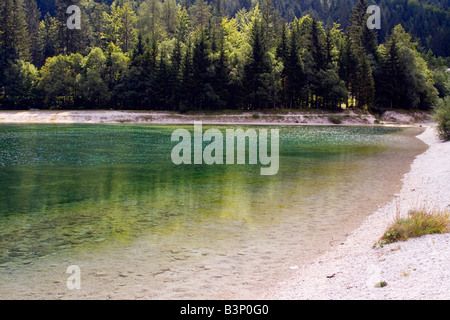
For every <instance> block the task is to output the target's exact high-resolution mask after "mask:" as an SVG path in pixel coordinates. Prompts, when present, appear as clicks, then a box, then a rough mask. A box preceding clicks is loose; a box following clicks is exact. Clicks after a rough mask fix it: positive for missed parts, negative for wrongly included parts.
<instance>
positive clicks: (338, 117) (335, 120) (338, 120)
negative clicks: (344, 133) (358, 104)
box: [328, 114, 344, 124]
mask: <svg viewBox="0 0 450 320" xmlns="http://www.w3.org/2000/svg"><path fill="white" fill-rule="evenodd" d="M328 120H329V121H331V122H332V123H334V124H340V123H342V120H344V117H343V116H341V115H334V114H330V115H329V116H328Z"/></svg>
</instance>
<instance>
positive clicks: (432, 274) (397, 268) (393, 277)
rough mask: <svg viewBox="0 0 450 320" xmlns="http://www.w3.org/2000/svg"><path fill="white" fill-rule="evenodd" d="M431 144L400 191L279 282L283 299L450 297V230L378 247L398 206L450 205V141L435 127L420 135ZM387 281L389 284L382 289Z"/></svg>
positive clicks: (280, 294) (407, 208)
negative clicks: (330, 247)
mask: <svg viewBox="0 0 450 320" xmlns="http://www.w3.org/2000/svg"><path fill="white" fill-rule="evenodd" d="M418 138H420V139H421V140H423V141H424V142H425V143H427V144H428V145H429V149H428V150H427V151H426V152H425V153H423V154H421V155H419V156H418V157H417V158H416V159H415V160H414V162H413V163H412V165H411V171H410V172H409V173H408V174H406V175H405V176H404V178H403V187H402V189H401V192H400V194H398V196H397V197H396V198H395V199H394V200H393V201H392V202H390V203H389V204H387V205H386V206H385V207H383V208H380V209H379V210H378V211H376V212H375V213H373V214H372V215H370V216H369V217H368V218H367V219H366V220H365V222H364V224H363V225H362V226H361V227H360V228H358V229H357V230H356V231H354V232H353V233H352V234H351V235H350V236H349V237H348V239H347V240H346V241H345V242H344V243H343V244H342V245H341V246H339V247H337V248H336V249H335V250H333V251H329V252H327V253H325V254H324V255H323V256H321V257H320V258H319V259H317V260H316V261H315V262H313V263H312V264H309V265H306V266H303V267H301V268H299V269H298V270H297V272H296V274H295V275H294V276H293V277H292V278H291V279H290V280H288V281H287V282H284V283H280V284H279V288H278V289H279V293H278V295H277V298H279V299H446V300H447V299H449V298H450V233H447V234H441V235H428V236H423V237H420V238H415V239H410V240H408V241H406V242H399V243H394V244H390V245H386V246H384V247H383V248H373V245H374V243H376V242H377V241H378V240H379V238H380V236H381V235H382V234H383V233H384V232H385V230H386V229H387V227H388V225H389V224H390V223H391V222H392V221H393V219H394V217H395V215H396V209H397V208H398V209H399V210H400V212H401V214H406V213H407V212H408V210H409V209H411V208H413V207H417V206H420V205H422V204H428V205H429V206H430V207H439V208H441V209H445V208H448V209H450V207H449V206H450V187H449V184H448V182H449V181H450V142H447V143H443V142H440V141H439V140H438V139H437V137H436V133H435V130H434V129H433V128H428V129H427V130H426V131H425V132H424V133H422V134H421V135H419V136H418ZM381 281H385V282H386V283H387V286H385V287H381V288H380V287H377V286H376V284H377V283H380V282H381Z"/></svg>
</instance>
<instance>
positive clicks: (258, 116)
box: [252, 113, 260, 119]
mask: <svg viewBox="0 0 450 320" xmlns="http://www.w3.org/2000/svg"><path fill="white" fill-rule="evenodd" d="M252 117H253V119H259V118H260V115H259V113H254V114H252Z"/></svg>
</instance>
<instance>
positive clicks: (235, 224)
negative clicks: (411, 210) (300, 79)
mask: <svg viewBox="0 0 450 320" xmlns="http://www.w3.org/2000/svg"><path fill="white" fill-rule="evenodd" d="M237 127H238V126H235V127H234V128H237ZM176 128H179V127H178V126H151V125H123V124H122V125H1V126H0V199H1V201H0V267H1V270H2V275H0V287H2V286H3V288H4V290H0V291H4V295H5V296H6V297H9V296H8V293H7V292H12V289H11V286H14V282H15V281H16V280H17V285H16V286H14V291H16V292H17V291H18V292H21V293H22V294H26V293H27V292H28V291H29V290H31V289H29V288H27V287H26V285H24V284H23V282H21V281H19V280H18V277H20V276H19V275H20V274H21V270H22V269H23V270H22V271H23V272H22V274H25V273H26V272H25V270H28V271H27V272H31V274H36V272H37V271H36V270H35V269H33V268H32V266H33V265H39V264H40V265H41V266H42V265H43V266H45V265H52V266H54V267H56V266H59V264H61V268H62V267H63V266H65V267H67V265H68V264H73V261H72V262H71V261H70V260H71V259H70V257H76V256H78V255H82V256H83V259H84V260H82V261H90V260H93V259H95V257H99V256H102V255H103V256H104V259H106V260H105V261H108V263H109V264H115V263H117V265H118V266H121V267H120V268H123V265H126V262H127V259H131V260H128V262H129V263H132V261H133V259H134V260H136V259H135V258H136V257H137V256H143V255H144V254H143V252H144V251H145V252H146V254H147V258H146V260H145V266H146V267H145V270H146V271H142V273H143V275H141V276H145V274H144V273H145V272H148V276H149V277H150V278H151V279H156V278H155V277H156V275H159V274H161V273H164V272H166V271H167V270H169V269H170V268H172V270H173V269H174V268H175V267H174V266H175V265H177V264H178V263H180V260H183V264H184V263H185V262H186V261H184V260H189V261H190V260H192V265H193V266H194V265H196V266H197V267H198V266H199V265H200V266H201V265H203V264H202V263H204V261H206V260H205V259H209V260H208V261H209V262H208V263H214V261H216V263H217V264H218V265H220V264H222V265H227V266H228V267H227V268H228V269H227V270H228V271H230V270H231V269H233V270H234V267H235V266H236V265H237V260H236V261H234V262H233V259H231V257H238V256H244V258H245V255H249V254H250V253H249V252H247V253H245V254H244V253H243V252H242V250H244V251H245V249H246V248H253V252H255V253H258V255H259V256H264V255H263V253H264V252H266V255H267V256H270V257H272V258H273V257H275V256H276V252H277V251H278V252H279V254H281V253H283V254H285V255H286V258H287V257H288V256H289V255H290V257H291V258H292V257H297V258H298V260H297V261H296V262H297V263H301V262H302V257H303V256H304V257H305V259H306V257H309V255H310V254H314V253H317V252H318V251H319V250H322V249H324V248H326V247H327V246H329V245H330V244H331V245H332V244H333V241H335V240H337V241H341V239H342V237H343V236H345V234H346V233H348V232H351V230H353V229H354V228H355V227H357V226H358V224H359V223H360V222H361V221H362V219H363V218H364V217H365V216H367V215H368V214H370V213H371V212H373V211H374V210H375V209H376V208H377V206H378V205H380V204H382V203H383V202H386V201H388V200H389V199H390V198H391V197H392V194H393V193H395V192H397V191H398V190H399V187H400V178H401V176H402V174H404V173H406V172H407V171H409V165H410V163H411V161H412V159H413V158H414V157H415V156H416V155H417V154H419V153H421V152H423V151H424V150H425V145H424V144H423V143H422V142H420V141H419V140H418V139H416V138H415V137H414V136H415V135H416V134H417V133H418V132H419V131H418V129H412V128H409V129H404V128H402V129H400V128H385V127H337V126H329V127H327V126H323V127H322V126H317V127H315V126H314V127H296V126H285V127H284V126H280V127H276V128H278V129H279V132H280V168H279V172H278V174H276V175H274V176H261V175H260V165H259V164H258V165H179V166H177V165H174V164H173V163H172V161H171V158H170V153H171V150H172V148H173V146H174V145H175V144H176V142H171V139H170V136H171V133H172V132H173V130H175V129H176ZM185 128H187V129H189V130H190V131H192V130H193V128H192V126H185ZM208 128H209V127H208V126H203V129H204V130H206V129H208ZM218 128H219V129H221V130H223V132H224V133H225V128H229V126H222V127H221V126H219V127H218ZM239 128H244V129H246V128H250V127H242V126H239ZM251 128H255V129H259V128H262V127H257V126H252V127H251ZM264 128H267V127H264ZM269 240H270V241H269ZM283 243H285V244H286V245H285V246H284V245H283ZM271 246H272V247H271ZM295 246H296V247H295ZM262 247H264V248H262ZM283 247H285V248H284V250H285V251H283V252H282V250H281V249H280V248H283ZM122 248H128V250H131V249H130V248H132V250H134V251H133V252H134V255H131V256H129V257H128V258H126V257H124V255H122V254H118V252H122V251H121V250H122ZM180 248H181V249H180ZM294 248H295V250H296V252H292V250H293V249H294ZM180 250H181V251H183V252H185V254H184V256H183V257H182V258H181V259H177V257H178V258H179V256H180V255H179V254H180ZM202 250H203V251H202ZM258 250H259V251H258ZM62 257H64V259H65V260H64V263H62V262H61V260H58V259H62ZM108 257H109V258H108ZM112 257H114V258H112ZM222 257H225V258H228V260H223V259H222ZM218 258H221V259H222V260H220V259H219V260H217V259H218ZM225 258H224V259H225ZM238 258H239V257H238ZM108 259H114V260H113V261H110V260H108ZM142 259H144V258H142ZM255 259H256V258H255ZM267 259H269V258H267ZM75 260H76V259H75ZM244 260H245V259H244ZM247 260H249V259H247ZM269 260H270V259H269ZM58 261H59V262H58ZM77 261H78V260H77ZM136 261H137V260H136ZM202 261H203V262H202ZM239 261H240V260H239ZM258 261H259V260H255V261H254V264H252V268H254V266H255V265H258V263H259V262H258ZM86 263H87V262H86ZM104 263H106V262H104ZM239 263H241V264H242V265H244V264H245V263H244V262H243V261H240V262H239ZM272 263H273V267H271V268H272V269H273V268H276V267H277V266H279V264H277V263H279V262H275V261H273V262H272ZM143 264H144V262H142V263H140V264H137V263H136V265H135V267H134V269H139V268H140V266H142V265H143ZM61 268H60V269H59V272H60V271H61ZM118 268H119V267H118ZM92 269H93V270H96V269H95V267H93V266H92ZM191 269H192V270H194V269H195V268H194V267H191ZM39 270H41V271H42V269H39ZM164 270H165V271H164ZM186 270H187V269H186ZM189 270H190V269H189ZM192 270H191V271H192ZM116 271H117V272H119V271H120V270H116ZM272 271H273V270H272ZM42 272H43V271H42ZM133 272H134V271H133ZM186 272H187V271H186ZM226 272H227V271H226V270H223V271H222V273H224V274H225V273H226ZM233 272H234V271H233ZM245 272H250V273H251V272H254V270H253V271H251V270H247V271H245V270H244V269H243V270H241V273H243V274H245ZM260 272H261V274H264V271H263V270H260ZM93 273H95V272H93ZM166 273H167V272H166ZM47 277H51V276H50V275H47ZM58 277H60V279H64V278H63V277H62V275H61V273H60V274H58ZM171 277H172V278H173V277H176V275H173V274H172V275H170V274H168V275H167V278H168V279H171ZM186 277H187V275H186ZM261 277H263V276H261ZM2 278H3V280H2ZM44 278H45V277H44ZM221 278H222V276H221ZM230 279H233V278H232V277H231V276H230ZM61 281H62V280H61ZM61 281H60V280H58V281H55V283H58V282H59V283H61ZM217 281H219V280H217ZM230 281H232V280H230ZM136 283H137V282H136ZM186 283H188V285H189V286H192V284H190V283H189V282H186ZM59 285H60V286H61V284H59ZM18 286H19V288H18ZM8 288H9V289H8ZM158 288H159V289H155V290H154V291H153V294H155V295H154V296H151V297H157V298H158V297H165V296H164V295H157V294H156V293H155V292H156V291H158V290H159V291H160V292H161V293H163V291H164V290H165V289H164V287H161V286H159V287H158ZM19 289H20V290H19ZM8 290H11V291H8ZM27 290H28V291H27ZM34 290H35V289H34ZM98 290H101V289H100V288H98ZM193 290H195V289H193ZM211 290H212V289H211ZM92 292H96V291H95V289H92ZM206 292H208V291H207V290H206ZM16 294H17V293H16ZM0 295H1V294H0ZM100 297H101V298H104V296H101V295H100ZM168 297H173V296H168ZM181 297H184V296H183V295H181ZM219 297H223V296H219ZM231 297H235V296H233V295H231Z"/></svg>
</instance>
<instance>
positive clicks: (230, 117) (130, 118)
mask: <svg viewBox="0 0 450 320" xmlns="http://www.w3.org/2000/svg"><path fill="white" fill-rule="evenodd" d="M330 115H331V117H334V118H335V119H336V118H337V119H338V121H340V124H342V125H374V123H375V120H376V118H375V117H374V116H373V115H371V114H365V113H359V114H358V113H355V112H353V111H351V112H347V113H339V114H331V113H327V112H321V113H320V112H300V111H292V112H290V111H289V112H288V111H283V112H282V113H277V112H273V113H262V112H229V113H222V114H219V113H217V114H216V113H195V114H180V113H176V112H167V111H110V110H83V111H55V110H38V111H0V123H139V124H146V123H148V124H192V123H193V121H202V122H203V123H205V124H286V125H288V124H292V125H296V124H299V125H302V124H303V125H329V124H332V121H331V119H330V117H329V116H330ZM381 123H382V124H391V125H417V126H418V125H420V124H428V123H429V117H428V116H427V115H426V114H420V115H405V114H401V113H398V112H393V111H389V112H386V116H385V117H382V118H381Z"/></svg>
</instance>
